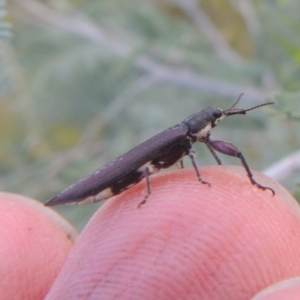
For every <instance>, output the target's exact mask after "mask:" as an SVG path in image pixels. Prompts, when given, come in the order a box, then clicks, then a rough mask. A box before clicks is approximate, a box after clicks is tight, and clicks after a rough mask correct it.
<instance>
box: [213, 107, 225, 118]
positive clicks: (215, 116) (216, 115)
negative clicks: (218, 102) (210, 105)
mask: <svg viewBox="0 0 300 300" xmlns="http://www.w3.org/2000/svg"><path fill="white" fill-rule="evenodd" d="M222 115H223V114H222V112H221V111H220V110H219V109H218V110H215V111H214V112H213V117H214V118H215V119H219V118H221V117H222Z"/></svg>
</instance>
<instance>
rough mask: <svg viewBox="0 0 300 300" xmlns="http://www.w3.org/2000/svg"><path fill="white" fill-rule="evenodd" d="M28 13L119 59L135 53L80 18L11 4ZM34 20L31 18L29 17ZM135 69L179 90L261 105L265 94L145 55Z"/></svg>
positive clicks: (22, 2)
mask: <svg viewBox="0 0 300 300" xmlns="http://www.w3.org/2000/svg"><path fill="white" fill-rule="evenodd" d="M14 2H15V3H18V5H19V6H20V7H22V9H24V10H25V11H26V12H27V13H28V17H27V18H26V20H24V18H25V16H24V14H23V13H22V17H23V20H24V21H26V22H29V23H31V24H34V25H38V26H41V25H42V24H44V25H47V24H48V25H51V26H56V27H58V28H60V29H64V30H66V31H69V32H72V33H74V34H77V35H79V36H82V37H84V38H86V39H89V40H91V41H93V42H94V43H97V44H100V45H102V46H105V47H107V48H108V49H109V50H110V51H112V52H113V53H115V54H116V55H118V56H120V57H129V56H130V55H132V52H133V51H134V49H133V48H131V47H130V46H128V45H125V44H122V43H120V42H118V41H117V40H116V39H114V38H113V37H111V34H109V33H106V32H105V31H104V30H102V29H101V28H99V26H98V25H96V24H95V23H93V22H92V21H90V20H89V19H88V18H87V17H85V16H83V15H82V14H79V13H75V12H72V15H71V14H69V15H68V16H66V15H62V14H60V13H58V12H56V11H54V10H52V9H50V8H49V7H47V6H45V5H44V4H42V3H40V2H36V1H34V0H14ZM30 16H33V17H34V18H32V17H30ZM133 63H134V64H135V66H137V67H138V68H140V69H142V70H145V71H147V72H148V73H149V74H150V75H151V76H152V77H153V78H154V79H155V80H159V81H162V82H167V83H172V84H177V85H179V86H183V87H188V88H194V89H198V90H201V91H203V92H206V93H213V94H217V95H220V96H225V97H230V98H236V97H237V96H238V95H239V94H240V93H241V92H243V93H244V94H245V98H244V100H245V101H251V102H257V103H258V102H262V101H263V100H264V98H265V97H264V93H263V92H262V91H260V90H259V89H255V88H249V87H246V86H244V87H243V86H238V85H232V84H226V83H224V82H221V81H218V80H214V79H211V78H207V77H204V76H200V75H198V74H196V73H194V72H191V71H190V70H182V69H177V68H171V67H169V66H167V65H163V64H161V63H157V62H155V61H154V60H153V59H150V58H149V57H147V56H145V55H139V56H137V57H136V58H135V59H134V62H133Z"/></svg>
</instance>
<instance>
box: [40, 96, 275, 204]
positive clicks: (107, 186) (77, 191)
mask: <svg viewBox="0 0 300 300" xmlns="http://www.w3.org/2000/svg"><path fill="white" fill-rule="evenodd" d="M241 96H242V95H240V96H239V98H238V99H237V101H236V102H235V103H234V104H233V106H232V107H231V108H229V109H227V110H222V109H220V108H217V107H215V106H209V107H207V108H206V109H204V110H201V111H200V112H197V113H195V114H193V115H191V116H189V117H187V118H186V119H184V120H183V121H182V122H181V123H179V124H177V125H175V126H172V127H170V128H168V129H166V130H164V131H162V132H161V133H159V134H157V135H155V136H154V137H152V138H150V139H149V140H147V141H145V142H143V143H142V144H140V145H138V146H136V147H135V148H133V149H131V150H129V151H128V152H127V153H125V154H123V155H121V156H119V157H118V158H116V159H114V160H113V161H111V162H109V163H107V164H106V165H104V166H103V167H101V168H100V169H98V170H96V171H95V172H94V173H92V174H90V175H88V176H87V177H85V178H83V179H81V180H79V181H78V182H76V183H74V184H73V185H71V186H70V187H68V188H67V189H65V190H63V191H62V192H61V193H59V194H58V195H56V196H54V197H53V198H52V199H50V200H49V201H47V202H46V203H45V205H47V206H54V205H59V204H68V203H93V202H98V201H101V200H104V199H108V198H110V197H113V196H115V195H118V194H120V193H122V192H123V191H125V190H127V189H129V188H130V187H132V186H133V185H135V184H137V183H138V182H140V181H141V180H142V179H143V178H145V179H146V187H147V194H146V196H145V197H144V199H143V200H142V201H141V203H140V204H139V206H141V205H142V204H145V203H146V201H147V199H148V198H149V196H150V194H151V182H150V176H151V175H152V174H153V173H156V172H158V171H159V170H160V169H165V168H169V167H170V166H172V165H174V164H176V163H180V165H181V167H183V158H184V156H189V157H190V159H191V161H192V164H193V167H194V169H195V172H196V175H197V178H198V180H199V181H200V182H201V183H202V184H207V185H209V186H210V183H209V182H207V181H205V180H203V179H202V177H201V175H200V172H199V169H198V167H197V164H196V161H195V158H194V151H193V150H192V145H193V144H194V143H195V142H201V143H204V144H205V145H206V146H207V147H208V149H209V150H210V152H211V154H212V155H213V157H214V158H215V159H216V161H217V163H218V164H221V160H220V159H219V157H218V155H217V153H216V152H220V153H223V154H225V155H229V156H233V157H237V158H239V159H240V161H241V163H242V165H243V167H244V169H245V171H246V173H247V176H248V178H249V180H250V182H251V183H252V184H253V185H255V186H257V187H258V188H259V189H262V190H269V191H271V192H272V194H273V195H274V194H275V192H274V190H273V189H272V188H270V187H265V186H263V185H261V184H259V183H258V182H256V181H255V179H254V178H253V175H252V172H251V170H250V168H249V166H248V164H247V162H246V160H245V158H244V156H243V154H242V153H241V151H240V150H239V149H238V148H237V147H235V146H234V145H233V144H231V143H229V142H226V141H222V140H213V139H211V137H210V132H211V130H212V129H213V128H214V127H215V126H216V125H218V124H219V122H220V121H222V120H223V119H224V118H226V117H228V116H233V115H239V114H246V112H248V111H250V110H253V109H256V108H259V107H262V106H266V105H271V104H274V102H267V103H263V104H260V105H257V106H254V107H251V108H248V109H241V108H236V107H235V106H236V105H237V104H238V102H239V101H240V99H241Z"/></svg>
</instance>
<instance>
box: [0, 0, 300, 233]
mask: <svg viewBox="0 0 300 300" xmlns="http://www.w3.org/2000/svg"><path fill="white" fill-rule="evenodd" d="M299 11H300V1H298V0H294V1H289V0H272V1H271V0H235V1H233V0H210V1H200V0H148V1H147V0H138V1H135V0H101V1H99V0H94V1H81V0H73V1H72V0H70V1H64V0H48V1H47V0H44V1H34V0H26V1H24V0H10V1H9V2H7V3H5V2H4V1H3V0H1V1H0V13H1V14H0V16H1V22H2V23H1V25H0V39H1V41H0V43H1V46H0V66H1V67H0V128H1V130H0V161H1V164H0V189H1V190H4V191H9V192H14V193H21V194H24V195H26V196H29V197H33V198H35V199H38V200H40V201H42V202H45V201H46V200H47V199H49V198H50V197H52V196H54V195H55V194H57V193H58V192H60V191H61V190H62V189H64V188H66V187H67V186H68V185H69V184H71V183H73V182H75V181H77V180H78V179H80V178H82V177H83V176H85V175H87V174H88V173H90V172H92V171H94V170H95V169H97V168H98V167H100V166H101V165H102V164H104V163H106V162H107V161H109V160H111V159H113V158H115V157H116V156H119V155H121V154H122V153H124V152H125V151H127V150H129V149H131V148H132V147H134V146H135V145H137V144H139V143H140V142H142V141H144V140H146V139H148V138H150V137H151V136H153V135H154V134H156V133H158V132H160V131H162V130H163V129H165V128H167V127H170V126H172V125H174V124H177V123H179V122H181V121H182V120H183V119H185V118H186V117H187V116H188V115H190V114H192V113H194V112H197V111H199V110H202V109H203V108H205V107H207V106H209V105H216V106H219V107H221V108H223V109H227V108H229V107H230V106H231V105H232V104H233V103H234V101H235V100H236V98H237V97H238V96H239V94H240V93H244V96H243V98H242V101H241V102H240V104H239V107H242V108H248V107H251V106H253V105H258V104H261V103H263V102H265V101H276V105H275V106H272V107H265V108H262V109H259V110H256V111H253V112H251V113H249V114H247V116H236V117H232V118H228V119H227V120H226V121H224V122H223V123H222V124H221V125H220V126H219V127H217V128H216V129H215V130H214V131H213V136H214V137H215V138H218V139H224V140H228V141H231V142H232V143H233V144H235V145H236V146H237V147H238V148H239V149H240V150H241V151H242V152H243V153H244V155H245V157H246V159H247V161H248V163H249V165H250V166H251V168H252V169H256V170H260V171H262V170H265V171H266V173H267V174H268V175H270V176H272V177H273V178H274V179H277V180H279V181H281V183H283V184H284V185H285V186H286V187H287V188H288V189H289V190H294V191H295V193H296V192H297V187H296V186H297V182H299V174H298V173H299V172H297V171H298V170H299V166H297V164H298V165H299V161H300V156H299V155H298V158H297V156H296V155H297V154H298V152H297V151H299V146H300V138H299V129H300V128H299V119H300V114H299V111H300V101H299V97H298V96H299V95H300V94H299V90H300V68H299V65H300V34H299V32H300V19H299ZM195 150H196V152H197V162H198V164H199V166H203V165H208V164H215V161H214V159H213V157H211V155H210V153H209V151H208V150H207V149H206V147H205V146H203V145H195ZM291 154H294V156H293V159H294V161H292V164H291V165H290V167H289V168H287V169H284V170H287V171H290V172H287V175H286V176H281V177H280V176H278V174H281V175H283V169H279V172H278V169H277V173H276V172H274V170H273V169H269V170H266V169H267V168H268V167H270V166H272V165H273V164H276V163H278V161H279V160H280V159H282V158H285V157H287V156H288V155H291ZM220 157H221V160H222V161H223V163H226V164H240V162H239V161H237V160H235V159H231V158H228V157H224V156H222V155H220ZM295 157H296V158H295ZM290 162H291V161H290ZM186 165H187V166H190V163H189V162H188V160H187V161H186ZM285 167H286V166H285ZM276 174H277V175H276ZM296 194H297V193H296ZM99 205H100V204H93V205H86V206H79V207H76V206H65V207H57V208H55V209H57V210H58V211H59V212H60V213H61V214H63V215H64V216H65V217H66V218H67V219H69V220H70V222H71V223H73V224H74V225H75V226H76V228H77V229H79V230H81V229H82V228H83V226H84V224H86V222H87V220H88V219H89V218H90V216H91V215H92V213H93V212H94V211H95V210H96V209H97V207H98V206H99Z"/></svg>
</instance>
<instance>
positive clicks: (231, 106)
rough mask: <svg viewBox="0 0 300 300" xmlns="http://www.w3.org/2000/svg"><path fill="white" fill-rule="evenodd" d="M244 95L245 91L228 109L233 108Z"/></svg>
mask: <svg viewBox="0 0 300 300" xmlns="http://www.w3.org/2000/svg"><path fill="white" fill-rule="evenodd" d="M243 95H244V93H241V94H240V95H239V96H238V98H237V100H236V101H235V102H234V103H233V105H232V106H231V107H230V108H229V109H228V110H231V109H233V108H234V107H235V106H236V105H237V104H238V103H239V102H240V100H241V98H242V97H243Z"/></svg>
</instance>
